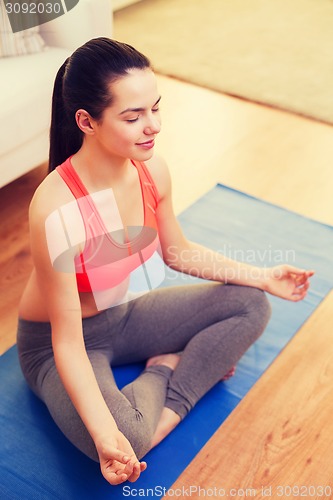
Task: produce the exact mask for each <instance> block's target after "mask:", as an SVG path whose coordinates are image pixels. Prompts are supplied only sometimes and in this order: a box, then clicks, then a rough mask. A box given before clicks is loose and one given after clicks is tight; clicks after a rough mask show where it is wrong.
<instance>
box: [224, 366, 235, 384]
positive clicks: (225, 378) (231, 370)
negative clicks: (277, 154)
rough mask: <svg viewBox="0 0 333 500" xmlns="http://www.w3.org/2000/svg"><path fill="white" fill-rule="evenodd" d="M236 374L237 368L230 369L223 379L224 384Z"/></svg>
mask: <svg viewBox="0 0 333 500" xmlns="http://www.w3.org/2000/svg"><path fill="white" fill-rule="evenodd" d="M235 373H236V366H233V367H232V368H230V370H229V371H228V372H227V373H226V374H225V375H224V376H223V377H222V378H221V381H222V382H226V381H227V380H229V378H231V377H233V376H234V375H235Z"/></svg>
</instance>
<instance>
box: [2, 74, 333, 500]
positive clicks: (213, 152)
mask: <svg viewBox="0 0 333 500" xmlns="http://www.w3.org/2000/svg"><path fill="white" fill-rule="evenodd" d="M159 85H160V92H161V94H162V101H161V110H162V117H163V131H162V133H161V135H160V138H159V140H158V146H157V150H158V152H159V153H160V154H162V155H163V156H164V157H165V158H166V159H167V161H168V163H169V166H170V170H171V173H172V177H173V182H174V189H173V192H174V204H175V209H176V212H177V213H179V212H180V211H181V210H183V209H184V208H186V207H187V206H188V205H189V204H190V203H192V202H193V201H195V200H196V199H197V198H198V197H199V196H201V195H202V194H203V193H204V192H206V191H207V190H208V189H210V188H211V187H212V186H213V185H215V184H216V182H221V183H223V184H227V185H229V186H231V187H235V188H237V189H240V190H242V191H245V192H247V193H249V194H252V195H254V196H258V197H260V198H263V199H265V200H267V201H270V202H272V203H275V204H278V205H282V206H284V207H286V208H288V209H290V210H294V211H296V212H298V213H301V214H303V215H306V216H308V217H312V218H314V219H316V220H319V221H322V222H325V223H328V224H333V196H332V192H333V170H332V166H331V165H332V158H333V127H331V126H329V125H326V124H322V123H318V122H315V121H312V120H309V119H306V118H302V117H299V116H295V115H291V114H288V113H286V112H283V111H278V110H275V109H272V108H267V107H264V106H260V105H257V104H253V103H249V102H247V101H244V100H239V99H236V98H232V97H228V96H224V95H221V94H218V93H214V92H211V91H209V90H206V89H201V88H198V87H195V86H192V85H190V84H186V83H183V82H178V81H176V80H173V79H170V78H167V77H159ZM45 173H46V165H42V166H40V167H38V168H37V169H35V170H34V171H32V172H31V173H29V174H27V175H26V176H24V177H22V178H21V179H19V180H17V181H15V182H13V183H12V184H10V185H8V186H6V187H5V188H2V189H1V196H0V210H1V214H2V217H1V227H0V237H1V239H2V245H1V250H0V271H1V274H0V276H1V278H0V279H1V287H0V314H1V331H0V353H3V352H4V351H5V350H6V349H8V348H9V347H10V346H11V345H13V344H14V343H15V324H16V313H17V305H18V301H19V296H20V294H21V292H22V288H23V286H24V284H25V282H26V280H27V277H28V274H29V272H30V269H31V260H30V254H29V242H28V223H27V209H28V204H29V200H30V198H31V196H32V193H33V191H34V189H35V187H36V186H37V185H38V183H39V182H40V181H41V179H42V178H43V176H44V175H45ZM332 322H333V295H332V294H331V295H330V296H329V297H327V298H326V299H325V301H324V302H323V303H322V305H321V307H320V308H318V310H317V311H316V312H315V314H314V315H313V317H312V318H310V320H309V321H308V322H307V323H306V325H304V327H303V328H302V329H301V330H300V331H299V332H298V334H297V336H296V337H295V338H294V339H293V341H292V342H291V343H290V344H289V345H288V346H287V348H286V349H285V350H284V351H283V352H282V353H281V355H280V356H279V358H278V359H277V360H276V361H275V362H274V363H273V365H272V366H271V367H270V369H269V370H268V371H267V372H266V373H265V375H264V376H263V377H262V378H261V379H260V381H259V382H258V383H257V384H256V385H255V387H254V388H253V389H252V390H251V391H250V392H249V393H248V395H247V396H246V397H245V398H244V400H243V401H242V402H241V404H240V405H239V406H238V407H237V408H236V410H235V411H234V412H233V413H232V415H231V416H230V417H229V418H228V420H227V421H226V422H225V423H224V424H223V425H222V427H221V428H220V430H219V431H218V432H217V434H216V435H215V436H214V437H213V438H212V439H211V440H210V441H209V443H208V444H207V445H206V447H205V448H204V449H203V450H202V452H201V453H200V454H199V455H198V456H197V458H196V459H195V460H194V462H193V463H192V464H191V465H190V466H189V467H188V469H187V470H186V471H185V472H184V474H182V475H181V476H180V478H179V479H178V481H177V483H176V485H177V487H182V486H186V485H188V486H189V485H193V486H194V485H200V486H201V487H202V488H212V487H220V488H222V487H223V488H225V489H226V490H227V489H228V488H235V489H237V488H244V489H245V488H253V489H254V488H255V489H256V490H257V491H256V498H261V497H263V496H264V495H263V494H261V489H260V488H261V486H264V487H266V488H269V487H272V491H269V490H267V489H266V490H265V491H266V492H267V495H266V498H290V497H292V498H301V497H302V498H317V497H318V498H330V496H325V495H324V496H323V495H320V490H318V491H317V493H318V495H316V496H315V495H312V491H311V492H310V493H309V495H308V496H306V495H301V494H299V495H298V496H296V495H288V491H287V494H285V493H286V492H285V491H282V493H283V495H284V496H283V495H280V494H279V493H280V491H279V490H277V486H278V485H281V486H283V485H296V486H297V485H304V486H309V485H318V486H320V485H322V486H326V485H330V486H331V487H332V491H333V455H332V453H330V447H329V446H330V440H331V435H332V431H333V419H332V417H331V415H332V410H333V403H332V401H333V398H332V397H331V394H333V377H332V366H333V364H332V362H331V361H332V359H331V358H332V357H333V347H331V344H332V342H331V340H330V329H331V326H330V325H331V324H332ZM330 455H331V456H330ZM241 493H242V492H239V495H237V496H233V498H246V497H249V496H251V491H250V490H249V492H248V493H249V494H247V495H246V492H244V494H243V495H242V494H241ZM253 493H254V490H252V497H253V496H254V495H253ZM303 493H307V490H306V489H304V490H303ZM197 496H199V494H198V495H197ZM201 496H202V495H201ZM195 497H196V496H195V495H194V494H193V495H192V498H195ZM332 498H333V494H332Z"/></svg>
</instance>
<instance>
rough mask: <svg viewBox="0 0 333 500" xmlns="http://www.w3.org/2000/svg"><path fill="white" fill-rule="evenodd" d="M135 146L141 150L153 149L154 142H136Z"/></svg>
mask: <svg viewBox="0 0 333 500" xmlns="http://www.w3.org/2000/svg"><path fill="white" fill-rule="evenodd" d="M136 145H137V146H140V147H141V148H144V149H151V148H153V147H154V145H155V141H154V139H151V140H150V141H146V142H138V143H136Z"/></svg>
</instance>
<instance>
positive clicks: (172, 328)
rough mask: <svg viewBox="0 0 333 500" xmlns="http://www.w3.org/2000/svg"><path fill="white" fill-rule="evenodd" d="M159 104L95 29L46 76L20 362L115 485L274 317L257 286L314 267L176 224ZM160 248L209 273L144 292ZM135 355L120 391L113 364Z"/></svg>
mask: <svg viewBox="0 0 333 500" xmlns="http://www.w3.org/2000/svg"><path fill="white" fill-rule="evenodd" d="M159 101H160V95H159V93H158V89H157V86H156V80H155V76H154V73H153V71H152V68H151V66H150V63H149V61H148V59H147V58H146V57H145V56H143V55H142V54H140V53H139V52H138V51H136V50H135V49H134V48H132V47H130V46H128V45H126V44H123V43H119V42H116V41H114V40H110V39H107V38H97V39H94V40H91V41H89V42H88V43H86V44H85V45H83V46H82V47H80V48H79V49H77V50H76V51H75V52H74V53H73V55H72V56H71V57H69V58H68V59H67V60H66V61H65V63H64V64H63V66H62V67H61V68H60V69H59V72H58V74H57V77H56V80H55V85H54V94H53V108H52V123H51V134H50V140H51V145H50V173H49V175H48V176H47V177H46V179H45V180H44V181H43V182H42V184H41V185H40V186H39V188H38V189H37V191H36V193H35V195H34V198H33V200H32V203H31V207H30V231H31V249H32V257H33V262H34V270H33V272H32V275H31V277H30V279H29V282H28V284H27V287H26V289H25V292H24V294H23V297H22V300H21V304H20V310H19V316H20V319H19V327H18V349H19V356H20V362H21V366H22V370H23V373H24V375H25V377H26V380H27V382H28V384H29V385H30V387H31V389H32V390H33V391H34V392H35V393H36V394H37V396H39V397H40V398H41V399H42V400H43V401H44V402H45V404H46V405H47V407H48V409H49V411H50V413H51V415H52V417H53V419H54V420H55V422H56V423H57V425H58V426H59V428H60V429H61V430H62V431H63V433H64V434H65V435H66V436H67V437H68V439H69V440H70V441H71V442H72V443H73V444H74V445H75V446H77V447H78V448H79V449H80V450H82V452H83V453H85V454H86V455H88V456H89V457H91V458H92V459H94V460H98V461H99V462H100V466H101V471H102V474H103V476H104V477H105V478H106V479H107V481H109V482H110V483H111V484H119V483H121V482H124V481H126V480H129V481H135V480H137V479H138V477H139V476H140V473H141V472H142V471H143V470H144V469H145V468H146V463H145V462H142V461H141V462H140V459H141V458H142V457H143V456H144V455H145V454H146V453H147V452H148V451H149V450H150V449H151V448H152V447H153V446H155V445H156V444H157V443H159V442H160V441H161V440H162V439H163V438H164V437H165V436H166V435H167V434H168V433H169V432H170V431H171V430H172V429H173V428H174V427H175V426H176V425H177V424H178V423H179V422H180V421H181V420H182V419H183V418H184V417H185V416H186V414H187V413H188V412H189V411H190V410H191V409H192V408H193V406H194V405H195V404H196V402H197V401H198V400H199V399H200V398H201V397H202V396H203V395H204V394H205V393H206V392H207V391H208V390H209V389H210V388H211V387H213V386H214V384H216V383H217V382H218V381H220V380H221V379H222V378H223V377H224V376H225V375H226V374H228V373H232V367H233V366H234V365H235V364H236V363H237V361H238V360H239V358H240V357H241V356H242V355H243V354H244V352H245V351H246V350H247V349H248V348H249V346H250V345H251V344H252V343H253V342H254V341H255V340H256V339H257V338H258V337H259V336H260V335H261V333H262V332H263V330H264V328H265V326H266V324H267V321H268V318H269V315H270V308H269V305H268V301H267V299H266V296H265V294H264V291H266V292H269V293H271V294H274V295H277V296H280V297H282V298H284V299H288V300H292V301H297V300H301V299H303V298H304V297H305V295H306V292H307V289H308V286H309V277H310V276H311V275H312V274H313V273H312V272H311V271H304V270H300V269H297V268H294V267H290V266H287V265H283V266H278V267H273V268H270V269H259V268H256V267H252V266H249V265H246V264H244V263H240V262H236V261H233V260H230V259H228V258H226V257H224V256H222V255H221V254H218V253H214V252H213V251H211V250H209V249H208V248H205V247H202V246H200V245H198V244H196V243H194V242H191V241H188V240H187V239H186V238H185V237H184V235H183V233H182V231H181V228H180V227H179V224H178V222H177V220H176V218H175V215H174V213H173V210H172V202H171V182H170V177H169V173H168V169H167V166H166V164H165V163H164V161H163V160H162V159H160V158H157V157H156V156H154V155H153V153H154V141H155V138H156V136H157V134H158V133H159V131H160V113H159ZM161 257H163V261H164V262H165V263H166V264H167V265H169V266H171V267H172V268H174V269H176V270H181V271H182V272H185V273H192V274H193V273H194V274H196V275H197V276H201V277H205V278H209V279H211V280H212V283H208V284H207V283H203V284H199V285H191V286H188V285H187V286H185V285H184V286H175V287H166V288H160V289H155V290H152V291H149V293H142V292H143V291H144V288H145V286H146V288H147V289H150V288H154V285H153V284H152V283H153V282H154V279H155V278H156V276H157V275H158V274H159V273H160V271H161V269H160V263H161ZM156 263H157V267H153V264H154V265H155V264H156ZM142 278H144V279H143V281H142ZM140 279H141V281H140ZM142 282H144V283H146V285H142ZM221 282H223V283H224V284H225V283H227V284H226V285H224V286H223V285H222V283H221ZM138 283H139V284H138ZM140 283H141V284H140ZM147 283H148V285H147ZM149 283H150V285H149ZM133 290H136V291H139V294H138V295H137V296H136V298H133V294H132V293H131V292H132V291H133ZM177 353H178V354H177ZM179 353H181V354H179ZM143 360H147V364H146V368H145V370H144V371H143V372H142V373H141V375H140V376H139V377H138V378H137V379H136V380H135V381H133V382H132V383H130V384H129V385H127V386H126V387H124V388H123V389H122V390H121V391H120V390H119V389H118V388H117V386H116V384H115V381H114V378H113V375H112V370H111V365H112V366H115V365H120V364H123V363H131V362H138V361H143Z"/></svg>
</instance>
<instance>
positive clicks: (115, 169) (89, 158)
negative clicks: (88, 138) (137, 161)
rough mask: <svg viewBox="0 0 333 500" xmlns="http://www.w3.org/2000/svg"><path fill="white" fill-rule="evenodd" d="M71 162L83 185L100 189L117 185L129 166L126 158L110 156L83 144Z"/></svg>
mask: <svg viewBox="0 0 333 500" xmlns="http://www.w3.org/2000/svg"><path fill="white" fill-rule="evenodd" d="M71 161H72V165H73V167H74V168H75V170H76V171H77V173H78V174H79V176H80V178H81V179H82V181H83V182H84V183H86V184H89V185H90V186H94V187H96V188H101V189H104V188H106V187H110V186H113V185H114V184H117V183H118V182H119V181H120V180H121V179H122V178H123V176H124V175H125V173H126V172H127V171H128V167H129V164H130V160H129V159H128V158H122V157H113V156H110V155H109V154H107V153H106V152H105V151H102V150H100V149H99V148H94V147H91V145H89V147H88V146H87V145H86V144H84V143H83V145H82V147H81V149H79V151H78V152H77V153H76V154H75V155H74V156H73V158H72V160H71Z"/></svg>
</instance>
